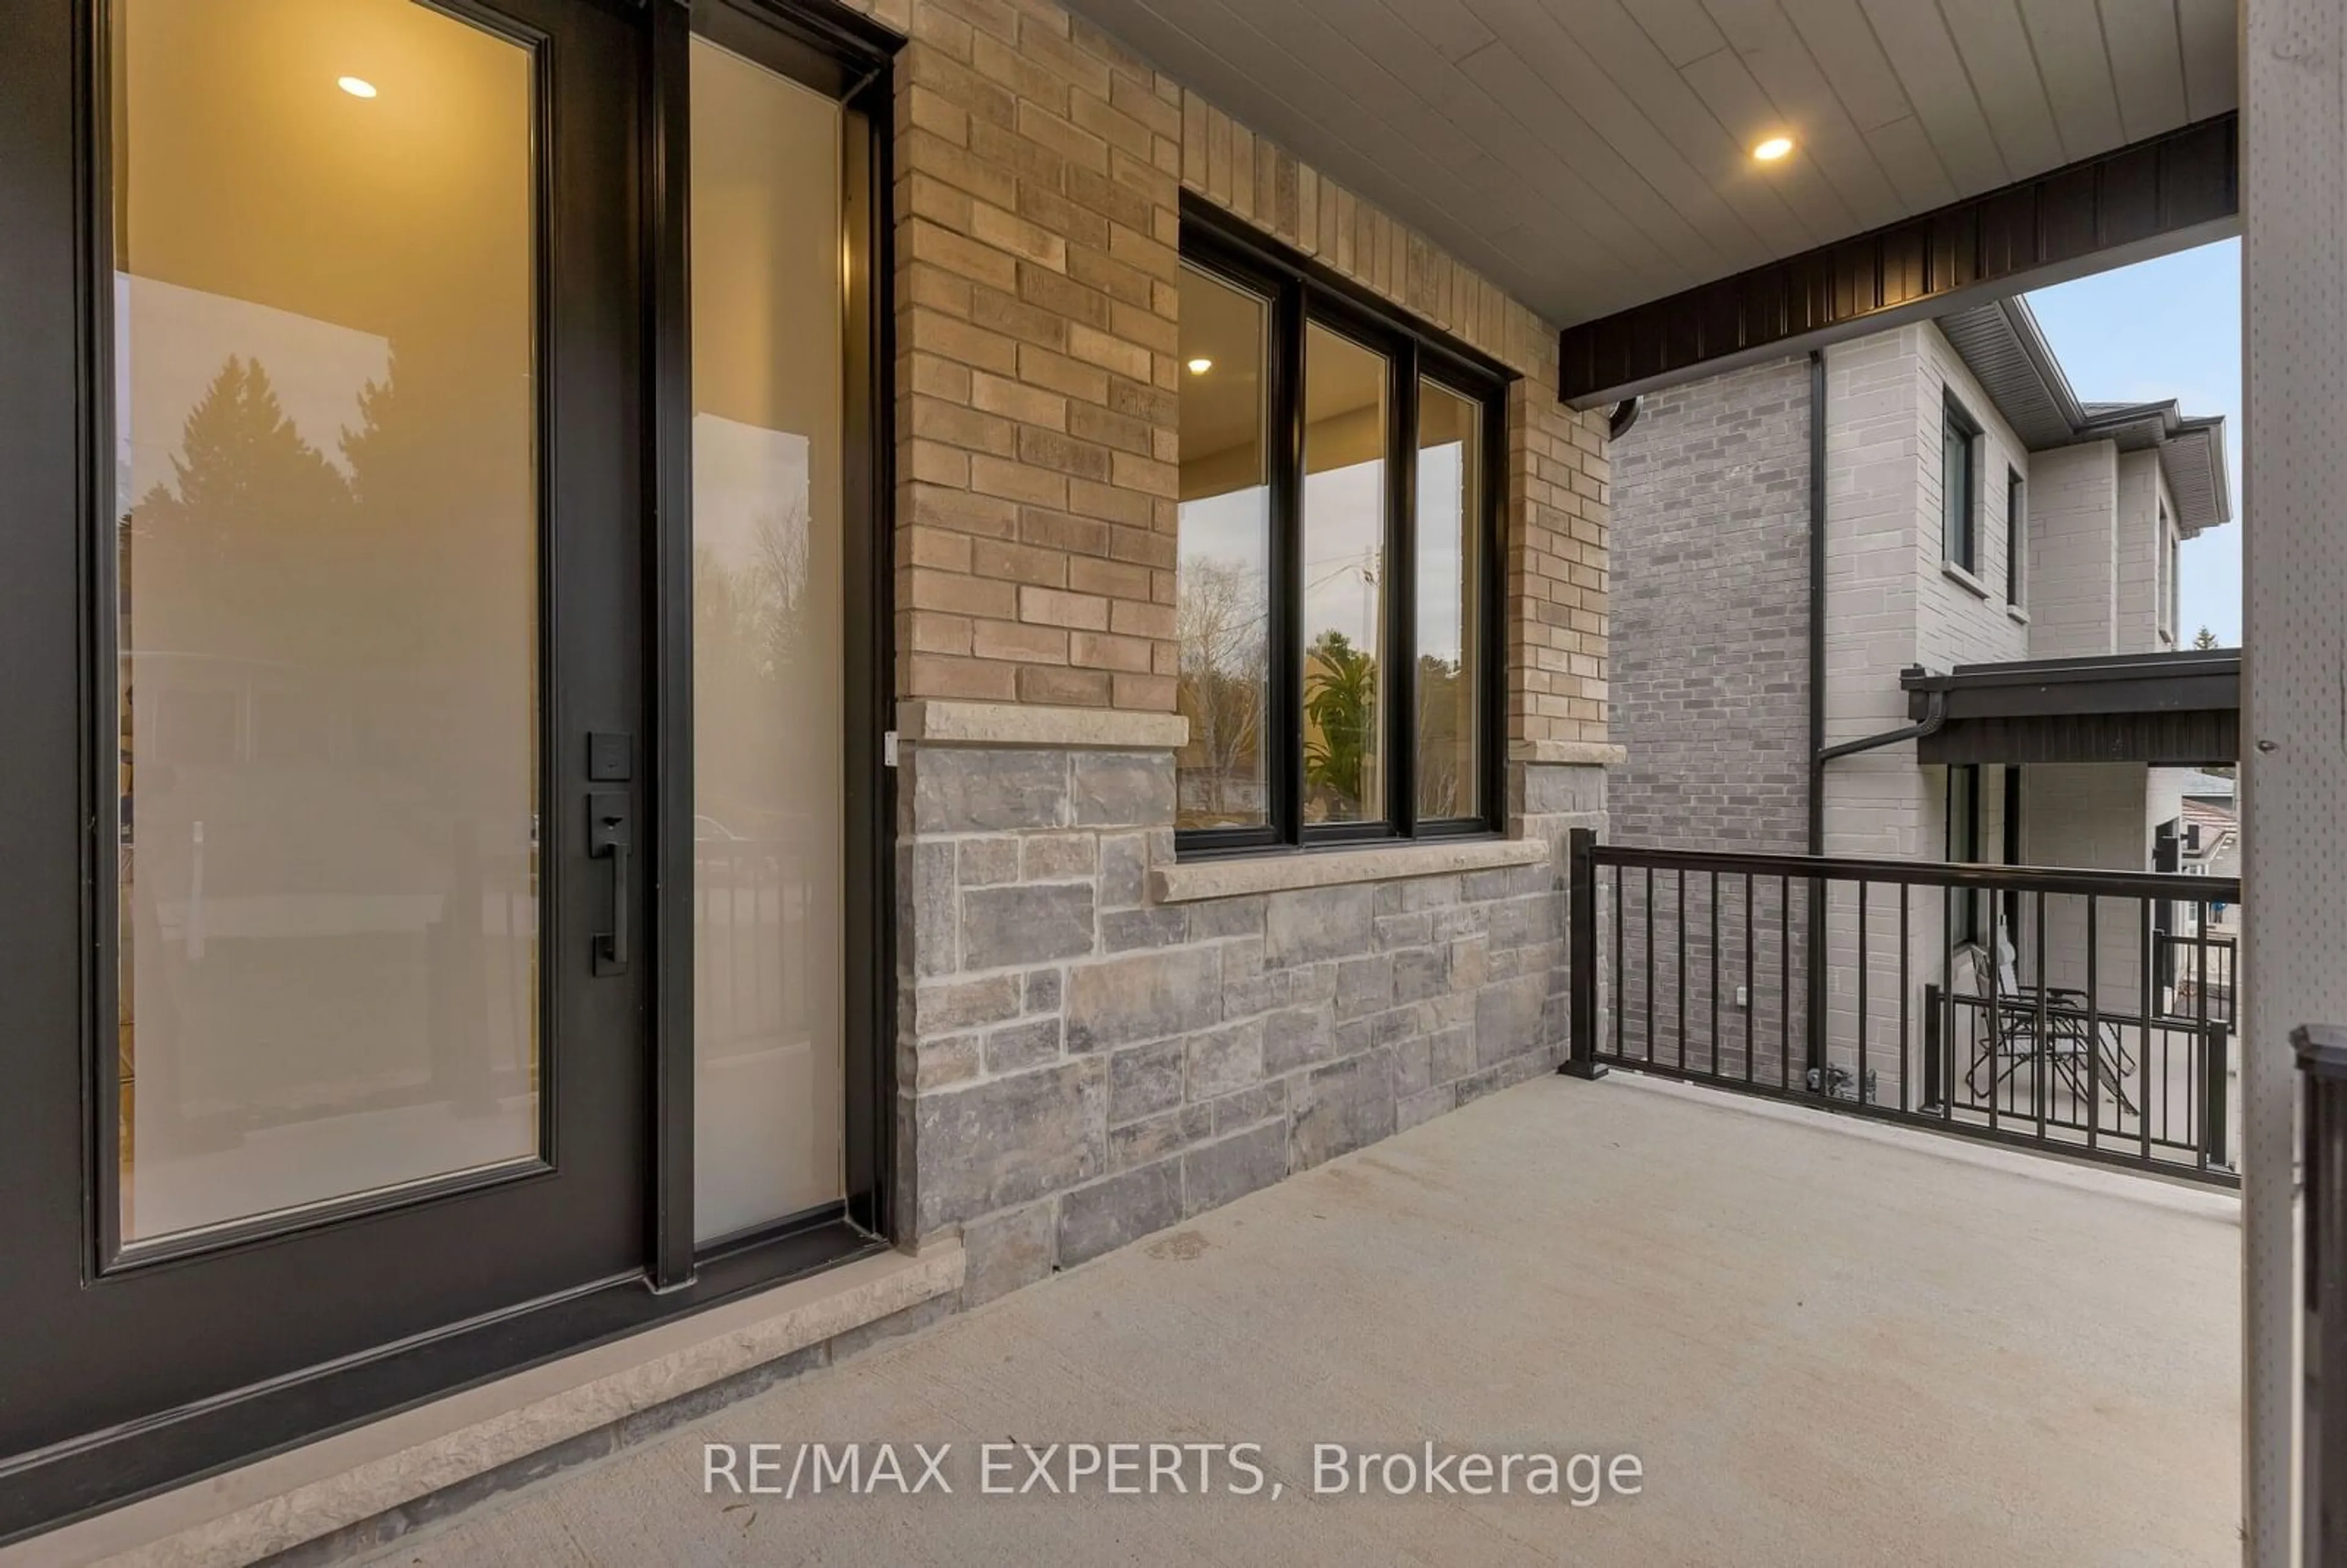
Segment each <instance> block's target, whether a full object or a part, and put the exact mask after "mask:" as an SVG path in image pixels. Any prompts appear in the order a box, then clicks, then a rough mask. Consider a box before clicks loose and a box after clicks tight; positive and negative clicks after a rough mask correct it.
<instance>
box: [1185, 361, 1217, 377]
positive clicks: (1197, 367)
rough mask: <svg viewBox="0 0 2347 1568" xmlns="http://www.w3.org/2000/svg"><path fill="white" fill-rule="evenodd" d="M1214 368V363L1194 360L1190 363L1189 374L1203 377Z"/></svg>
mask: <svg viewBox="0 0 2347 1568" xmlns="http://www.w3.org/2000/svg"><path fill="white" fill-rule="evenodd" d="M1212 369H1214V361H1213V360H1211V359H1194V360H1192V361H1191V362H1190V374H1192V375H1204V374H1206V373H1207V372H1208V371H1210V370H1212Z"/></svg>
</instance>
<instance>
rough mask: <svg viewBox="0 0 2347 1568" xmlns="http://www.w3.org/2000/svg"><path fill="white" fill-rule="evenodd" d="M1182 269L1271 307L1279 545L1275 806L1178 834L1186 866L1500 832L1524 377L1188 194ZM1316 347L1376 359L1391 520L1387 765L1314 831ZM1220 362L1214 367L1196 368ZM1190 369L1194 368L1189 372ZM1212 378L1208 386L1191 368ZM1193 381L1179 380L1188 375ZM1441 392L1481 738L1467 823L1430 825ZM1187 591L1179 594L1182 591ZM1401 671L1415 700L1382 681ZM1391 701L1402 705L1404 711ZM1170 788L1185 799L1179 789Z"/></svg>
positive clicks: (1271, 702)
mask: <svg viewBox="0 0 2347 1568" xmlns="http://www.w3.org/2000/svg"><path fill="white" fill-rule="evenodd" d="M1182 262H1183V268H1184V275H1185V276H1188V275H1191V274H1195V275H1197V276H1199V277H1200V278H1202V279H1203V280H1204V281H1206V282H1212V283H1215V284H1220V285H1222V286H1224V287H1225V288H1228V289H1232V290H1235V291H1236V292H1240V293H1242V294H1245V295H1251V296H1253V297H1254V298H1255V299H1256V300H1258V301H1260V302H1262V304H1263V306H1264V309H1265V316H1264V320H1265V326H1266V331H1265V334H1264V341H1263V343H1262V354H1263V359H1262V361H1261V363H1260V364H1259V366H1258V370H1257V374H1258V376H1259V378H1260V384H1261V385H1262V386H1263V388H1264V389H1265V391H1264V395H1263V403H1262V416H1263V419H1264V424H1265V430H1264V435H1263V443H1264V451H1265V477H1266V490H1267V494H1268V503H1267V504H1268V507H1269V513H1270V517H1269V529H1270V541H1269V543H1270V548H1269V552H1268V559H1267V562H1266V571H1267V575H1266V583H1265V585H1264V593H1263V596H1262V597H1263V601H1264V604H1265V613H1264V619H1265V621H1266V627H1267V636H1266V645H1267V654H1268V657H1267V663H1268V669H1267V672H1266V681H1265V686H1266V695H1265V699H1264V713H1263V717H1262V719H1261V720H1260V721H1259V724H1260V731H1261V736H1262V739H1261V742H1260V745H1261V754H1262V759H1263V762H1262V765H1263V774H1264V778H1263V781H1262V784H1263V790H1264V795H1265V805H1264V807H1263V809H1262V811H1261V813H1260V820H1259V821H1255V822H1252V823H1245V824H1231V825H1197V826H1180V825H1177V827H1176V830H1175V834H1174V843H1175V846H1176V851H1177V853H1178V854H1179V855H1180V856H1182V857H1184V858H1185V859H1187V858H1194V857H1204V856H1225V855H1246V854H1266V853H1270V854H1277V853H1285V852H1292V851H1295V850H1297V849H1313V848H1321V847H1334V846H1337V845H1354V846H1359V845H1368V844H1378V843H1404V842H1409V841H1411V840H1417V839H1434V838H1459V837H1464V836H1478V835H1480V836H1490V835H1495V834H1497V833H1499V832H1500V831H1501V795H1502V794H1503V791H1504V777H1505V775H1504V772H1503V766H1502V764H1503V759H1504V754H1505V746H1504V735H1505V708H1504V702H1505V690H1506V673H1505V672H1506V644H1505V639H1504V635H1503V631H1504V622H1503V619H1502V610H1503V608H1504V602H1505V600H1504V584H1505V579H1504V559H1503V555H1502V549H1503V543H1504V529H1503V528H1502V526H1501V518H1502V513H1503V508H1504V506H1505V497H1506V494H1507V466H1506V465H1507V417H1506V409H1507V387H1508V384H1509V383H1510V382H1511V381H1512V380H1513V379H1514V376H1513V374H1512V372H1510V371H1508V370H1507V369H1506V368H1505V367H1504V366H1501V365H1500V364H1497V363H1496V362H1494V361H1492V360H1491V359H1489V358H1488V357H1487V356H1485V355H1483V354H1479V353H1477V352H1476V351H1474V350H1473V349H1471V348H1469V347H1468V346H1467V345H1465V344H1463V343H1459V342H1457V341H1456V340H1454V339H1451V338H1450V337H1449V336H1447V335H1446V334H1444V333H1440V331H1438V330H1437V329H1435V328H1433V327H1430V326H1429V325H1427V324H1426V323H1422V322H1419V321H1417V320H1415V319H1413V318H1411V317H1409V316H1407V315H1404V314H1402V313H1399V312H1398V311H1396V310H1395V309H1394V308H1393V307H1392V306H1391V305H1390V304H1389V303H1388V302H1385V301H1383V300H1381V299H1378V298H1377V297H1376V296H1374V295H1372V294H1370V293H1368V292H1367V291H1365V290H1362V289H1360V288H1359V287H1358V285H1355V284H1353V283H1352V282H1349V281H1348V280H1347V279H1344V278H1343V277H1341V276H1339V275H1338V274H1337V273H1335V272H1331V271H1330V270H1328V269H1327V268H1326V267H1323V266H1320V265H1318V264H1317V263H1315V262H1312V261H1308V260H1307V259H1306V258H1304V257H1301V256H1299V255H1296V253H1294V252H1293V251H1289V250H1287V249H1286V247H1284V246H1281V245H1279V244H1277V243H1276V241H1272V240H1270V239H1269V238H1267V237H1266V236H1264V235H1262V234H1260V233H1259V232H1257V231H1254V230H1252V229H1249V228H1246V227H1245V226H1244V225H1242V224H1240V223H1238V222H1237V221H1236V220H1233V219H1231V218H1229V217H1228V216H1227V215H1226V214H1224V213H1222V212H1221V211H1219V210H1216V209H1214V208H1212V207H1210V206H1209V205H1207V204H1205V203H1204V202H1201V201H1198V200H1195V199H1194V198H1189V197H1185V198H1184V205H1183V223H1182ZM1316 335H1317V338H1319V339H1320V340H1323V341H1327V342H1340V343H1344V344H1347V345H1350V346H1351V347H1354V348H1358V349H1361V350H1366V351H1367V352H1368V353H1370V354H1376V355H1378V357H1380V358H1381V359H1382V360H1384V362H1385V364H1386V366H1387V371H1386V395H1385V424H1386V431H1385V436H1384V441H1383V446H1382V453H1383V456H1382V458H1381V461H1382V462H1383V464H1384V474H1383V488H1384V501H1383V504H1384V507H1385V513H1386V516H1385V522H1384V527H1383V533H1382V558H1381V560H1380V562H1379V563H1378V566H1377V567H1376V568H1375V569H1374V571H1375V576H1374V577H1373V578H1371V579H1369V580H1370V581H1372V582H1373V583H1374V584H1375V586H1376V589H1377V591H1378V594H1379V595H1380V599H1379V601H1378V602H1379V605H1380V610H1379V617H1380V620H1381V624H1382V630H1381V633H1380V635H1379V638H1378V641H1379V643H1380V646H1379V647H1378V648H1377V649H1376V650H1375V653H1376V662H1375V665H1374V669H1375V671H1376V673H1377V674H1378V677H1380V679H1378V682H1377V685H1376V696H1375V698H1374V699H1373V701H1374V702H1375V703H1376V705H1377V715H1376V718H1375V721H1374V730H1375V733H1376V734H1377V737H1378V740H1377V749H1378V753H1380V754H1379V755H1378V758H1377V760H1376V761H1375V763H1374V764H1372V765H1373V766H1374V768H1375V769H1376V779H1377V784H1378V793H1377V796H1376V804H1375V807H1374V809H1368V810H1365V811H1364V814H1363V815H1364V816H1365V817H1366V818H1368V820H1359V821H1354V820H1342V821H1339V820H1333V819H1332V820H1312V819H1311V815H1310V809H1309V808H1310V804H1311V801H1312V799H1313V796H1312V794H1311V789H1310V785H1309V784H1308V781H1307V746H1308V733H1307V732H1308V728H1309V726H1308V723H1307V717H1306V711H1305V710H1306V706H1307V698H1308V697H1309V696H1310V695H1311V692H1309V690H1308V689H1307V688H1308V687H1309V684H1310V682H1309V680H1308V674H1309V671H1308V669H1307V665H1308V664H1309V660H1308V658H1307V651H1306V650H1305V648H1304V646H1303V641H1304V637H1305V624H1304V623H1305V618H1306V594H1307V588H1308V587H1309V586H1311V585H1310V583H1309V582H1308V581H1307V570H1306V565H1307V563H1306V560H1305V553H1304V546H1305V537H1306V533H1307V507H1306V505H1305V478H1306V473H1307V463H1306V453H1305V447H1306V437H1307V428H1306V420H1305V398H1306V395H1307V389H1306V387H1305V384H1304V382H1305V378H1306V376H1307V362H1308V361H1309V359H1310V343H1311V341H1312V339H1313V338H1314V337H1315V336H1316ZM1202 363H1204V364H1208V365H1212V364H1213V362H1212V361H1211V360H1208V361H1204V362H1202ZM1185 368H1186V366H1185ZM1194 374H1210V372H1194ZM1185 379H1186V376H1185ZM1429 391H1434V392H1440V393H1446V394H1449V395H1452V396H1454V397H1456V398H1457V399H1459V400H1460V401H1461V402H1463V403H1464V404H1466V405H1469V406H1471V408H1473V409H1474V410H1475V411H1476V413H1477V415H1478V418H1477V422H1476V425H1475V439H1476V444H1477V446H1478V448H1479V449H1478V450H1477V451H1476V452H1475V453H1474V455H1473V465H1472V469H1471V483H1472V486H1473V489H1472V492H1471V493H1472V497H1473V499H1472V507H1473V516H1472V517H1471V518H1468V519H1467V521H1468V526H1469V527H1470V528H1471V529H1472V530H1473V539H1474V551H1475V557H1476V559H1474V561H1473V562H1472V563H1471V571H1470V572H1469V573H1468V581H1467V582H1466V583H1465V584H1464V585H1463V587H1464V591H1465V592H1467V593H1468V594H1470V595H1471V616H1472V620H1473V625H1472V626H1471V628H1470V629H1469V636H1468V645H1467V646H1466V647H1465V648H1464V649H1463V650H1462V654H1463V658H1464V660H1471V661H1472V682H1473V685H1472V696H1471V700H1470V702H1469V711H1470V712H1469V716H1470V723H1471V725H1472V730H1473V741H1472V764H1471V767H1469V768H1468V769H1467V770H1465V772H1466V774H1467V776H1466V777H1463V778H1462V779H1461V780H1460V794H1461V795H1462V796H1463V798H1462V799H1461V800H1460V805H1461V806H1462V807H1463V809H1461V810H1459V811H1457V812H1455V813H1444V814H1442V815H1431V814H1430V813H1428V812H1426V811H1425V809H1424V808H1423V805H1422V803H1421V802H1420V800H1419V785H1420V777H1419V774H1420V768H1421V764H1422V759H1421V757H1420V756H1419V739H1420V737H1419V728H1420V723H1419V721H1420V718H1421V715H1420V713H1419V709H1420V707H1421V706H1422V705H1423V703H1424V693H1422V692H1420V691H1419V681H1420V680H1421V678H1422V674H1423V672H1422V671H1421V669H1420V662H1419V637H1418V630H1419V628H1418V608H1419V606H1418V579H1419V571H1418V567H1419V559H1420V557H1421V554H1422V552H1421V541H1420V540H1419V531H1418V507H1419V484H1418V456H1419V440H1420V425H1419V408H1420V405H1421V402H1422V401H1423V398H1424V395H1426V394H1427V393H1428V392H1429ZM1177 592H1178V589H1177ZM1390 671H1408V672H1409V682H1408V686H1407V689H1406V690H1401V691H1397V690H1396V689H1395V683H1394V682H1392V681H1390V680H1389V679H1385V678H1383V677H1386V676H1387V675H1388V674H1389V672H1390ZM1397 697H1399V698H1400V699H1401V700H1399V701H1397V700H1396V699H1397ZM1179 787H1180V786H1179V784H1178V783H1177V792H1178V790H1179Z"/></svg>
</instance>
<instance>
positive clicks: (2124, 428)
mask: <svg viewBox="0 0 2347 1568" xmlns="http://www.w3.org/2000/svg"><path fill="white" fill-rule="evenodd" d="M1939 326H1940V330H1941V332H1942V333H1944V334H1945V335H1946V337H1947V339H1948V342H1949V343H1950V345H1951V346H1952V347H1953V348H1954V349H1955V351H1956V354H1957V355H1958V357H1960V358H1961V359H1963V362H1964V364H1965V365H1966V366H1967V367H1968V368H1969V369H1970V370H1971V371H1972V373H1973V376H1974V377H1975V378H1976V379H1977V380H1978V381H1979V382H1980V384H1981V386H1982V388H1983V390H1984V391H1986V392H1987V394H1988V395H1989V397H1990V399H1991V400H1992V401H1993V402H1994V403H1995V404H1996V406H1997V412H1998V413H2000V414H2002V415H2004V420H2005V423H2006V424H2008V425H2012V426H2013V431H2014V435H2015V436H2019V437H2020V438H2021V441H2022V444H2023V445H2024V446H2027V447H2028V448H2029V449H2030V450H2031V451H2033V452H2042V451H2045V450H2046V449H2048V448H2050V447H2056V446H2079V445H2081V444H2083V443H2086V442H2088V441H2112V442H2116V444H2117V445H2118V446H2119V449H2120V450H2122V451H2127V452H2139V451H2146V450H2157V452H2158V454H2159V466H2160V471H2161V473H2162V474H2163V475H2165V476H2166V477H2167V479H2168V490H2169V492H2170V493H2171V494H2172V495H2173V496H2174V497H2175V498H2176V509H2177V516H2176V524H2177V528H2178V530H2179V531H2180V532H2181V533H2182V534H2183V535H2184V537H2185V538H2191V537H2192V536H2194V535H2196V534H2198V532H2199V531H2200V530H2201V529H2203V528H2214V527H2216V526H2218V525H2219V524H2222V523H2227V522H2230V521H2231V520H2232V517H2233V502H2232V485H2231V481H2230V479H2229V477H2228V473H2227V469H2226V462H2225V419H2224V416H2223V415H2188V414H2186V413H2185V412H2184V411H2183V408H2182V406H2181V405H2179V404H2178V402H2177V401H2176V400H2175V399H2173V398H2169V399H2167V400H2166V401H2163V402H2156V403H2083V402H2081V401H2080V400H2079V398H2078V395H2077V393H2076V392H2075V390H2073V389H2072V387H2071V385H2070V378H2069V376H2068V374H2065V372H2064V371H2063V369H2062V363H2061V361H2059V360H2058V359H2056V358H2055V356H2054V349H2053V345H2052V344H2050V343H2047V342H2046V341H2045V331H2044V329H2043V328H2041V327H2039V325H2038V324H2037V317H2036V315H2035V314H2034V313H2032V312H2031V310H2030V308H2029V302H2028V301H2026V300H2024V299H2022V298H2020V297H2018V296H2014V297H2013V298H2010V299H2003V300H1996V301H1993V302H1990V303H1987V304H1984V305H1979V306H1975V307H1974V308H1973V309H1971V310H1968V311H1958V312H1956V313H1954V314H1952V315H1947V316H1942V317H1941V318H1940V322H1939Z"/></svg>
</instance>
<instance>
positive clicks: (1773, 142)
mask: <svg viewBox="0 0 2347 1568" xmlns="http://www.w3.org/2000/svg"><path fill="white" fill-rule="evenodd" d="M1792 150H1793V138H1791V137H1789V136H1772V137H1770V138H1768V140H1766V141H1764V142H1762V143H1761V144H1760V145H1759V146H1758V147H1756V148H1754V149H1752V156H1753V157H1755V158H1757V159H1759V160H1760V161H1761V162H1763V163H1774V162H1776V161H1777V160H1778V159H1780V158H1782V157H1784V156H1785V155H1786V154H1787V153H1788V152H1790V151H1792Z"/></svg>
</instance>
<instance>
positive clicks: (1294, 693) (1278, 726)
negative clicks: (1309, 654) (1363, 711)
mask: <svg viewBox="0 0 2347 1568" xmlns="http://www.w3.org/2000/svg"><path fill="white" fill-rule="evenodd" d="M1278 314H1279V320H1278V321H1277V322H1276V323H1274V340H1275V341H1274V343H1273V361H1274V374H1273V384H1272V388H1271V399H1272V402H1271V406H1272V424H1273V430H1274V434H1273V452H1272V461H1273V465H1274V466H1273V473H1274V476H1275V487H1274V490H1273V493H1272V532H1273V538H1274V555H1275V558H1276V566H1275V571H1276V581H1275V582H1274V584H1273V593H1272V606H1273V610H1272V625H1271V629H1270V631H1271V644H1272V653H1271V668H1272V677H1273V679H1272V685H1273V703H1274V714H1275V715H1276V717H1273V716H1267V717H1266V726H1265V728H1266V741H1268V739H1269V737H1270V736H1271V735H1274V734H1276V736H1277V737H1278V739H1279V746H1278V751H1277V758H1278V764H1277V765H1278V777H1277V781H1276V798H1275V801H1274V810H1275V812H1276V818H1277V820H1276V836H1277V838H1278V840H1279V842H1280V843H1282V844H1286V845H1300V844H1302V843H1303V842H1304V649H1303V626H1304V317H1305V309H1304V284H1303V282H1301V281H1300V280H1296V279H1290V280H1289V281H1288V282H1286V284H1285V285H1283V286H1282V288H1281V289H1280V292H1279V311H1278Z"/></svg>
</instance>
